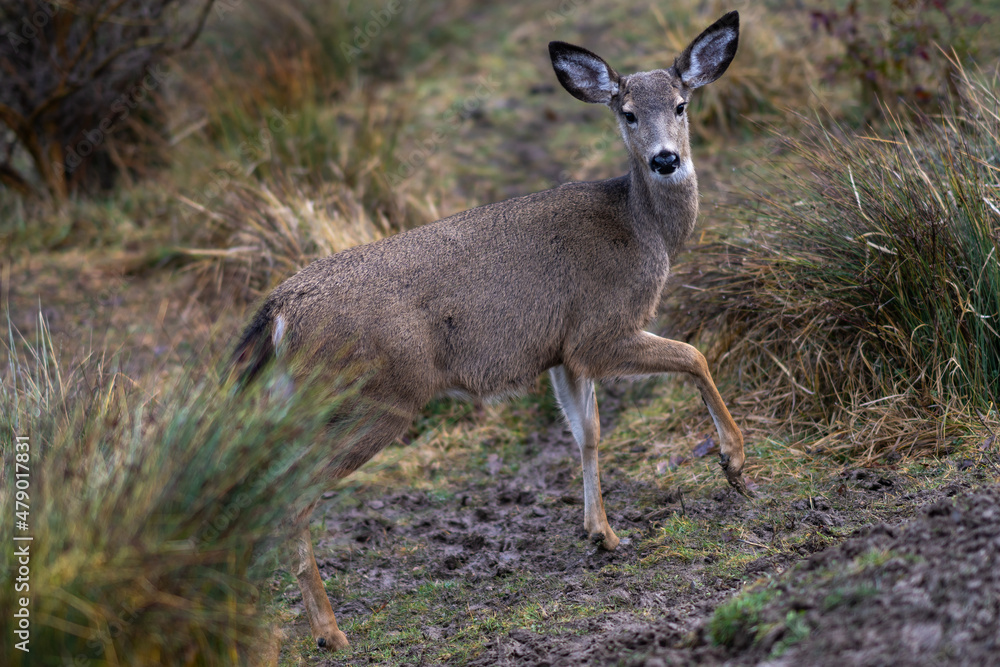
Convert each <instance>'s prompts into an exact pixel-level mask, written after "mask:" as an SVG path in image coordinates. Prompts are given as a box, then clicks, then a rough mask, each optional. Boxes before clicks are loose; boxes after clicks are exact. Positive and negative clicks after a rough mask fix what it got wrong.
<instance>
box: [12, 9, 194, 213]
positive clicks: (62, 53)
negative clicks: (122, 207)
mask: <svg viewBox="0 0 1000 667" xmlns="http://www.w3.org/2000/svg"><path fill="white" fill-rule="evenodd" d="M212 1H213V0H178V1H172V0H151V1H146V2H140V1H133V2H111V1H110V0H92V1H89V2H67V3H60V4H50V3H47V2H41V3H36V2H32V1H26V0H4V1H3V2H0V35H3V39H0V71H2V72H3V73H4V74H3V76H2V77H0V122H2V123H3V124H4V125H5V126H6V127H7V128H8V129H9V130H10V133H9V134H8V133H7V132H3V133H0V154H2V156H3V161H2V163H0V183H3V184H5V185H7V186H8V187H12V188H14V189H16V190H20V191H21V192H25V193H28V192H33V191H34V190H35V189H36V188H35V185H34V184H33V182H32V181H33V180H34V179H33V178H32V176H31V175H30V174H28V173H26V172H25V165H20V164H18V163H17V159H18V158H19V157H21V152H22V151H23V152H24V153H25V154H26V155H27V158H28V160H27V161H29V162H30V164H31V165H32V166H33V169H34V172H35V176H36V177H37V179H38V180H40V181H41V183H42V187H43V188H44V189H45V190H47V191H48V193H49V195H51V196H52V197H53V198H55V199H56V200H62V199H64V198H65V197H66V196H67V195H68V193H69V192H70V191H71V190H73V189H75V188H76V187H78V186H81V185H91V186H93V185H99V186H103V187H107V186H109V185H110V183H111V182H112V180H113V176H114V174H115V173H116V172H117V171H119V170H127V169H128V168H129V161H127V158H128V157H129V153H130V152H131V151H129V150H127V147H128V146H129V145H130V144H134V143H136V142H140V141H142V140H143V139H142V135H143V134H144V133H143V132H142V125H143V117H142V114H143V113H144V112H143V106H142V103H143V101H144V100H145V98H146V97H148V96H150V95H152V94H155V91H156V90H157V89H158V88H159V87H160V86H161V85H162V84H163V82H164V80H165V79H167V78H169V75H170V73H169V71H167V70H166V69H165V68H164V67H163V61H164V59H165V58H166V57H167V56H169V55H171V54H173V53H176V52H178V51H181V50H183V49H186V48H187V47H189V46H190V45H191V44H192V43H193V42H194V40H195V39H196V38H197V36H198V34H199V33H200V31H201V28H202V26H203V25H204V22H205V19H206V18H207V16H208V11H209V9H210V8H211V6H212ZM137 108H138V109H139V110H138V111H135V110H136V109H137ZM137 119H139V121H138V122H137ZM145 120H149V119H148V118H146V119H145Z"/></svg>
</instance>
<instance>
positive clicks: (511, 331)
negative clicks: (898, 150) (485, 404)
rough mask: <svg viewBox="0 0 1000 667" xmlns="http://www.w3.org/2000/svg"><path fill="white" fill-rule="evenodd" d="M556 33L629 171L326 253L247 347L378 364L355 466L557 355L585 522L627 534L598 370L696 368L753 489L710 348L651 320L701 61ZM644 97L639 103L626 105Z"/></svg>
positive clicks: (333, 367)
mask: <svg viewBox="0 0 1000 667" xmlns="http://www.w3.org/2000/svg"><path fill="white" fill-rule="evenodd" d="M726 30H728V31H729V32H724V31H726ZM737 31H738V23H737V22H736V19H735V13H733V14H730V15H727V16H726V17H724V18H723V19H721V20H720V21H719V22H717V24H716V25H714V26H713V27H712V28H709V30H707V31H706V32H705V33H703V35H702V36H701V37H699V40H701V39H702V38H704V37H705V36H706V35H708V36H709V37H710V38H714V39H715V41H716V42H719V43H720V44H722V46H724V47H725V48H726V49H728V58H729V59H731V58H732V55H733V54H735V48H736V47H735V35H736V32H737ZM720 34H721V35H722V37H719V35H720ZM723 38H725V39H723ZM727 40H728V41H727ZM707 43H708V42H707V41H704V42H701V44H703V45H704V44H707ZM698 45H699V41H698V40H695V42H694V43H692V46H691V47H689V48H688V50H687V51H685V53H684V54H682V56H681V58H679V59H678V62H682V61H683V62H686V63H688V64H690V63H691V62H694V63H696V64H698V65H699V67H700V68H701V69H700V70H699V71H695V72H694V74H695V75H697V76H699V77H700V80H705V82H710V81H711V80H714V78H717V77H718V76H719V75H721V72H722V71H725V68H726V66H728V62H729V60H728V59H726V58H727V55H726V52H723V51H722V50H720V49H719V48H716V49H714V50H712V49H707V48H701V49H700V50H699V48H698ZM550 48H551V50H552V54H553V63H554V65H555V66H556V71H557V73H558V74H559V78H560V81H561V82H562V83H563V85H564V86H565V87H566V88H567V90H569V91H570V92H571V93H572V94H573V95H575V96H577V97H578V98H580V99H583V100H584V101H588V102H604V103H606V104H607V105H608V106H609V107H610V108H611V110H612V111H613V112H614V113H615V115H616V117H618V118H619V122H620V124H621V128H622V134H623V137H624V139H625V143H626V148H627V149H628V152H629V163H630V172H629V174H627V175H626V176H622V177H619V178H614V179H610V180H606V181H600V182H593V183H568V184H565V185H562V186H560V187H557V188H554V189H552V190H546V191H544V192H539V193H535V194H530V195H527V196H524V197H518V198H516V199H510V200H507V201H503V202H499V203H495V204H489V205H487V206H481V207H479V208H475V209H472V210H469V211H465V212H463V213H459V214H457V215H453V216H451V217H449V218H445V219H443V220H440V221H438V222H436V223H433V224H430V225H426V226H424V227H420V228H417V229H413V230H411V231H408V232H405V233H402V234H398V235H396V236H393V237H390V238H386V239H383V240H381V241H378V242H376V243H371V244H368V245H365V246H360V247H357V248H352V249H350V250H347V251H344V252H341V253H339V254H337V255H334V256H332V257H327V258H324V259H320V260H318V261H316V262H314V263H313V264H311V265H310V266H308V267H306V268H305V269H303V270H302V271H301V272H299V273H298V274H296V275H294V276H292V277H291V278H289V279H288V280H286V281H285V282H284V283H282V284H281V285H280V286H279V287H278V288H277V289H275V290H274V291H273V292H272V293H271V294H270V295H269V296H268V297H267V299H266V300H265V301H264V303H263V305H262V306H261V307H260V309H259V310H258V312H257V314H256V315H255V317H254V318H253V320H252V322H251V323H250V325H249V326H248V327H247V329H246V331H245V332H244V335H243V337H242V340H241V341H240V343H239V344H238V345H237V348H236V350H235V352H234V357H233V358H234V361H235V362H236V363H237V364H239V365H242V366H243V368H244V369H245V370H244V372H243V379H244V380H245V381H249V380H251V379H252V377H253V376H254V375H255V374H256V373H257V372H258V371H259V370H260V368H262V367H263V365H264V364H265V363H266V362H267V359H269V358H270V357H272V356H273V355H275V351H276V350H275V347H276V348H277V356H278V357H279V358H280V359H288V360H295V361H296V363H298V364H299V366H298V367H299V368H303V369H310V370H312V369H315V368H316V367H318V366H322V367H324V368H325V369H327V371H328V372H329V373H333V374H337V373H340V374H343V373H345V372H347V373H353V374H359V373H360V374H364V381H363V383H361V385H360V393H361V396H362V397H363V399H364V403H363V405H360V406H357V405H356V409H362V410H363V409H371V408H372V407H373V406H374V409H376V410H378V411H379V416H378V418H377V421H376V422H375V424H374V426H372V427H371V428H369V429H367V430H365V431H364V433H363V435H362V436H361V437H360V438H357V439H356V440H355V441H354V442H353V444H351V445H350V449H349V451H338V450H337V445H334V446H333V449H332V453H331V461H335V463H332V464H331V465H332V466H333V468H332V469H331V471H330V472H331V475H332V476H334V477H343V476H346V475H348V474H350V473H351V472H353V471H354V470H355V469H356V468H357V467H359V466H361V465H362V464H364V463H365V462H366V461H367V460H369V459H370V458H371V457H372V456H374V455H375V454H377V453H378V452H379V451H380V450H381V449H382V448H384V447H385V446H386V445H388V444H389V443H390V442H392V441H393V440H394V439H395V438H397V437H398V436H399V435H400V434H401V433H402V432H403V431H405V429H406V428H407V427H408V426H409V424H410V422H411V421H412V419H413V417H414V416H415V415H416V413H417V411H418V410H420V409H421V408H422V407H423V405H424V404H426V403H427V401H429V400H430V399H431V398H433V397H434V396H436V395H440V394H443V393H459V394H462V395H467V396H470V397H474V398H489V397H494V396H502V395H505V394H510V393H513V392H517V391H519V390H522V389H524V388H525V387H527V386H529V385H531V384H532V383H533V382H534V381H535V378H536V377H537V376H538V375H539V374H540V373H542V372H543V371H545V370H547V369H554V370H553V384H554V387H555V390H556V393H557V396H558V398H559V400H560V403H561V404H562V406H563V408H564V411H565V413H566V415H567V418H568V419H569V420H570V423H571V426H573V428H574V435H575V436H576V437H577V440H578V441H579V442H580V447H581V451H582V454H583V463H584V471H585V482H584V495H585V505H586V508H585V527H586V528H587V530H588V531H589V532H590V533H591V535H592V536H594V537H595V538H596V539H599V540H600V541H602V543H603V544H604V546H605V547H606V548H614V547H615V546H616V545H617V544H618V538H617V537H616V536H615V535H614V532H613V531H612V530H611V527H610V526H609V525H608V523H607V518H606V517H605V514H604V509H603V502H602V500H601V494H600V482H599V476H598V472H597V441H598V439H599V423H598V421H597V407H596V403H595V402H594V398H593V396H594V391H593V381H594V380H597V379H602V378H608V377H615V376H623V375H640V374H648V373H657V372H666V371H681V372H686V373H688V374H690V375H691V376H692V377H694V379H695V381H696V382H697V384H698V386H699V389H700V390H701V391H702V394H703V396H704V397H705V400H706V403H707V404H708V405H709V409H710V410H711V411H712V416H713V418H715V420H716V425H717V426H718V427H719V432H720V441H721V450H722V453H723V461H722V463H723V467H724V469H725V471H726V474H727V476H728V477H729V480H730V481H731V482H732V483H733V484H734V485H735V486H736V487H737V488H739V489H741V490H745V487H743V483H742V477H741V476H740V471H741V469H742V467H743V460H744V455H743V441H742V435H741V434H740V433H739V429H738V428H737V427H736V425H735V423H734V422H733V421H732V418H731V417H730V416H729V413H728V411H726V408H725V405H724V404H723V403H722V399H721V397H719V395H718V391H717V390H716V389H715V385H714V384H713V383H712V380H711V376H710V375H709V373H708V367H707V364H705V361H704V357H702V356H701V355H700V354H699V353H698V352H697V350H695V349H694V348H692V347H690V346H688V345H684V344H682V343H676V342H674V341H668V340H665V339H662V338H658V337H656V336H652V335H651V334H647V333H645V332H644V331H643V329H644V327H645V326H647V325H648V324H649V322H650V321H651V319H652V318H653V315H654V313H655V312H656V307H657V304H658V302H659V299H660V295H661V293H662V291H663V287H664V284H665V282H666V280H667V276H668V274H669V269H670V262H671V260H672V259H673V258H674V257H675V256H676V254H677V252H678V251H679V249H680V247H681V245H682V244H683V242H684V240H685V239H686V238H687V236H688V235H689V234H690V232H691V230H692V229H693V227H694V224H695V219H696V217H697V214H698V186H697V180H696V177H695V175H694V171H693V168H691V166H690V146H689V144H688V125H687V116H686V114H683V113H681V114H678V113H677V109H678V108H679V105H681V104H684V103H686V102H687V100H688V98H689V97H690V94H691V88H690V87H688V86H687V85H686V84H685V83H684V80H685V79H684V75H685V74H691V73H692V70H691V69H686V70H685V69H681V70H678V69H677V68H676V67H672V68H670V69H667V70H655V71H652V72H641V73H638V74H633V75H630V76H626V77H620V76H619V75H618V74H617V73H615V72H614V70H612V69H611V68H610V67H608V66H607V65H606V63H604V62H603V61H602V60H600V58H599V57H597V56H596V55H594V54H592V53H590V52H589V51H586V50H584V49H580V48H579V47H572V46H570V45H564V44H561V43H553V45H552V46H551V47H550ZM692 49H694V50H692ZM685 66H686V67H689V65H685ZM712 77H714V78H712ZM700 85H703V84H700ZM626 112H628V113H630V114H635V117H636V118H637V119H639V120H636V121H635V122H634V123H629V122H626V120H623V118H626V116H625V115H623V114H625V113H626ZM657 150H659V151H661V152H663V151H668V152H672V153H674V154H675V155H676V156H677V158H678V159H679V164H680V165H681V167H680V168H679V169H678V171H677V172H676V174H674V175H667V176H662V175H660V174H657V173H654V171H653V170H652V169H651V166H650V165H651V162H650V160H651V157H652V156H653V155H655V154H656V151H657ZM651 151H652V153H651ZM279 322H281V323H282V324H280V325H279V324H278V323H279ZM275 340H276V341H277V345H276V346H275V344H274V341H275ZM364 371H368V372H367V373H364ZM298 377H299V378H302V377H305V373H304V371H303V372H302V373H299V374H298ZM341 449H343V445H342V446H341ZM334 453H335V454H336V456H334V455H333V454H334ZM303 539H306V538H303ZM306 546H308V545H306ZM300 554H301V559H300V562H299V567H298V568H297V569H296V571H297V572H298V573H299V580H300V585H301V586H303V589H304V590H303V594H304V598H308V600H309V601H310V604H309V605H308V607H309V609H308V611H309V615H310V622H311V624H312V627H313V632H314V636H316V637H317V640H319V641H320V644H321V645H328V646H331V647H336V646H341V645H344V643H345V642H346V640H344V639H343V635H342V633H339V630H337V627H336V621H335V619H333V612H332V610H330V609H329V602H328V600H326V596H325V593H322V591H321V590H313V589H316V587H317V586H319V587H320V589H321V585H322V581H321V580H320V579H318V576H319V575H318V570H316V568H315V563H314V562H313V563H309V562H307V561H310V560H312V554H311V549H307V548H306V547H301V548H300ZM317 582H318V583H317ZM306 589H309V591H310V592H309V593H308V594H307V593H306ZM324 605H325V606H324ZM338 633H339V634H338Z"/></svg>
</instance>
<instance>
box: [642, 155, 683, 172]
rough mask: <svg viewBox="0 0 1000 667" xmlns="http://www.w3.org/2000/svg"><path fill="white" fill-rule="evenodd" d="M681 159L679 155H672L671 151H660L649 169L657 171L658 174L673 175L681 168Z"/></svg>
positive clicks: (651, 161) (650, 163)
mask: <svg viewBox="0 0 1000 667" xmlns="http://www.w3.org/2000/svg"><path fill="white" fill-rule="evenodd" d="M680 163H681V159H680V158H679V157H677V153H672V152H670V151H660V152H659V153H657V154H656V155H654V156H653V159H652V160H650V161H649V168H650V169H652V170H653V171H655V172H656V173H657V174H663V175H664V176H666V175H667V174H672V173H674V172H675V171H677V167H678V166H680Z"/></svg>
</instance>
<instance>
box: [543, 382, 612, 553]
mask: <svg viewBox="0 0 1000 667" xmlns="http://www.w3.org/2000/svg"><path fill="white" fill-rule="evenodd" d="M549 375H550V376H551V378H552V388H553V391H554V392H555V394H556V398H557V399H559V405H560V406H562V410H563V414H564V415H566V419H567V421H569V426H570V429H571V430H572V431H573V438H574V439H575V440H576V444H577V445H579V447H580V455H581V459H582V462H583V527H584V530H586V531H587V534H588V535H589V536H590V539H591V540H593V541H595V542H598V543H600V544H601V546H603V547H604V548H605V549H608V550H609V551H610V550H613V549H614V548H615V547H617V546H618V536H617V535H615V531H613V530H612V529H611V526H610V524H608V517H607V515H606V514H605V513H604V498H602V497H601V474H600V470H599V468H598V465H597V443H598V441H600V439H601V422H600V418H599V417H598V414H597V398H596V395H595V394H594V382H593V380H585V379H583V378H578V377H575V376H573V375H572V374H571V373H570V372H569V371H568V370H567V369H566V367H565V366H556V367H555V368H553V369H551V371H549Z"/></svg>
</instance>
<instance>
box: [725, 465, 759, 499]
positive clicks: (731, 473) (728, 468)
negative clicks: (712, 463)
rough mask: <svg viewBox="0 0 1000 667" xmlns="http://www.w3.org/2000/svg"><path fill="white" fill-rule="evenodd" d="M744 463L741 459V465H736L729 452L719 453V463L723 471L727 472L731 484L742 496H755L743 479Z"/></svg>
mask: <svg viewBox="0 0 1000 667" xmlns="http://www.w3.org/2000/svg"><path fill="white" fill-rule="evenodd" d="M743 463H744V462H743V461H740V465H739V467H737V466H736V465H734V462H733V460H732V458H731V457H730V456H729V454H719V465H720V466H722V471H723V472H725V473H726V479H727V480H728V481H729V485H730V486H731V487H733V488H734V489H736V492H737V493H739V494H740V495H741V496H745V497H747V498H753V497H754V494H753V491H751V490H750V489H749V488H748V487H747V482H746V480H745V479H743Z"/></svg>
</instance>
